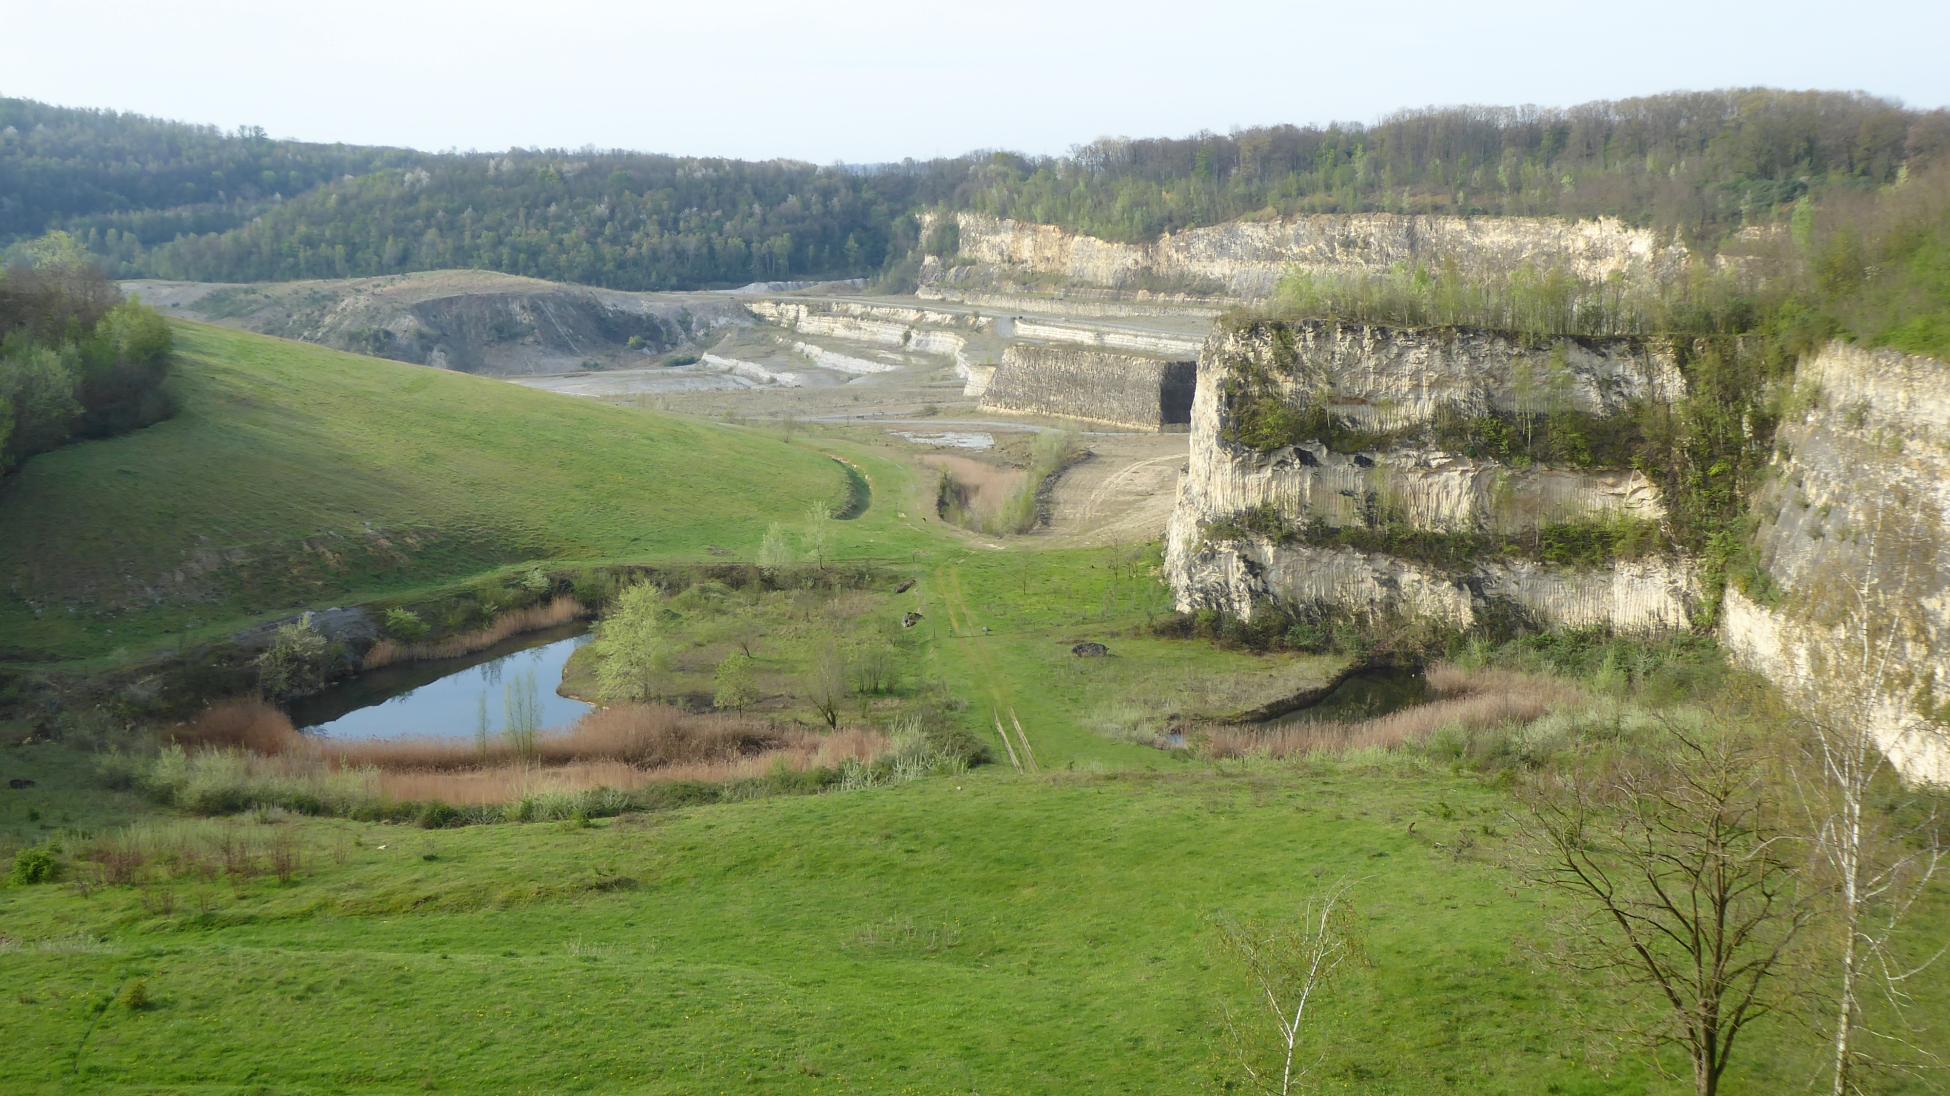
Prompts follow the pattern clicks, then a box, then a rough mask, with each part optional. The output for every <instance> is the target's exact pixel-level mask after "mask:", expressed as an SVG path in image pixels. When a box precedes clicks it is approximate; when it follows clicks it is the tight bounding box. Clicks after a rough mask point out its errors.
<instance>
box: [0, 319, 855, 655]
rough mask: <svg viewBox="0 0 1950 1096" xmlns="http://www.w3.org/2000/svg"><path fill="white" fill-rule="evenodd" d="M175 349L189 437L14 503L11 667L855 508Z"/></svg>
mask: <svg viewBox="0 0 1950 1096" xmlns="http://www.w3.org/2000/svg"><path fill="white" fill-rule="evenodd" d="M177 333H178V338H179V346H180V350H181V352H180V354H179V364H178V366H177V368H176V372H175V375H174V376H173V377H172V379H171V381H170V385H171V388H172V391H173V392H174V394H175V396H176V397H177V399H178V400H179V401H180V403H181V407H182V410H181V412H180V413H179V414H178V415H177V416H176V417H175V418H174V419H172V420H170V421H168V422H166V423H163V424H161V425H159V426H156V427H152V428H150V429H148V430H143V431H140V432H138V433H135V434H132V435H128V436H125V437H122V438H117V439H113V440H110V441H103V442H90V443H85V444H81V445H75V446H72V447H69V448H66V449H63V450H61V451H58V452H55V453H52V454H49V455H46V456H43V457H40V458H37V459H36V460H34V461H33V462H31V463H30V464H28V466H27V467H26V468H25V469H24V470H23V471H22V472H21V473H20V474H18V475H16V476H13V477H11V478H9V479H8V480H6V481H4V482H0V529H3V530H4V535H0V576H4V581H0V635H4V636H5V637H6V640H5V642H4V643H0V648H7V649H11V650H13V651H15V652H16V653H21V654H31V655H33V656H35V657H57V658H87V657H91V656H100V655H106V654H109V653H110V652H112V651H115V650H117V649H126V650H128V651H131V652H136V651H140V650H141V649H143V648H144V647H153V646H155V645H157V644H158V643H159V642H161V641H164V640H165V639H167V638H170V637H174V636H181V635H184V634H186V633H188V634H192V635H197V636H208V635H212V634H218V633H220V632H221V631H222V630H223V629H227V628H234V627H235V626H236V625H237V624H238V623H239V622H240V621H242V620H243V619H245V618H249V617H253V616H259V615H263V614H268V613H273V612H288V611H291V610H294V609H296V608H300V607H305V606H316V605H321V604H331V603H335V602H340V601H349V600H357V599H360V598H362V597H368V596H372V595H375V594H378V593H382V592H386V591H395V590H400V589H406V588H411V587H415V586H422V585H427V584H431V583H438V582H444V581H451V580H455V579H460V578H464V577H467V576H469V575H472V574H476V573H479V572H482V571H485V570H490V569H493V568H496V567H499V566H503V565H506V564H510V563H514V562H518V561H525V560H531V559H568V560H600V559H611V558H627V559H633V560H634V559H643V560H652V559H660V558H672V557H685V558H689V557H697V558H705V557H704V551H705V549H706V547H707V546H710V545H727V546H735V547H738V548H740V549H744V548H746V546H747V545H748V544H752V545H755V544H756V543H757V541H758V539H759V537H760V536H761V535H762V533H763V531H764V527H765V524H766V523H767V521H768V520H771V519H773V518H775V517H778V516H780V515H794V514H798V513H802V512H803V511H804V508H805V506H806V505H807V503H808V502H809V501H811V500H813V499H826V498H833V499H837V498H838V497H839V495H840V493H841V492H842V490H843V480H842V477H841V475H840V473H839V471H838V469H836V468H835V467H834V466H833V465H832V463H831V462H829V461H827V460H825V459H823V458H822V457H820V456H819V455H818V454H816V453H813V452H810V451H808V450H806V449H803V448H795V447H791V446H787V445H784V444H781V443H780V442H778V441H776V440H774V439H771V438H767V437H764V436H762V435H757V434H754V433H751V432H748V431H739V430H734V429H729V428H724V427H717V426H709V425H704V424H700V423H695V422H691V421H687V420H683V419H678V418H673V417H670V416H663V415H655V414H650V413H646V412H640V411H629V410H623V409H618V408H611V407H604V406H599V405H596V404H593V403H591V402H589V401H585V400H574V399H570V398H567V397H560V396H554V395H549V394H546V393H540V392H533V391H529V390H526V389H522V388H519V387H516V386H514V385H510V384H505V383H502V382H499V381H491V380H483V379H478V378H474V377H467V376H461V375H456V374H450V373H442V372H439V371H437V370H430V369H426V368H422V367H416V366H406V365H399V364H396V363H392V362H383V361H378V360H375V359H371V358H362V357H357V356H353V355H348V354H341V353H337V352H334V351H329V350H324V349H320V348H317V347H312V346H306V345H303V344H299V343H291V342H284V341H279V340H274V339H268V338H263V337H261V336H255V335H249V334H244V333H240V332H234V331H227V330H221V329H218V328H212V327H204V326H198V325H182V326H180V327H179V328H178V329H177ZM152 595H153V596H152ZM30 603H31V604H30ZM35 606H38V607H39V608H41V609H42V610H43V612H42V613H41V614H40V615H39V616H38V617H37V616H36V614H35V613H34V612H33V607H35ZM135 610H139V615H135V614H134V612H132V611H135Z"/></svg>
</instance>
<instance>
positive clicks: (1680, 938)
mask: <svg viewBox="0 0 1950 1096" xmlns="http://www.w3.org/2000/svg"><path fill="white" fill-rule="evenodd" d="M1668 729H1669V731H1670V734H1671V738H1672V740H1673V745H1672V749H1671V752H1670V754H1669V755H1668V756H1666V757H1664V758H1661V759H1658V760H1654V761H1647V762H1639V763H1633V764H1629V765H1619V766H1617V767H1615V768H1613V769H1611V770H1609V771H1607V772H1604V773H1594V772H1592V771H1590V770H1589V769H1578V770H1572V771H1568V772H1565V773H1561V774H1558V775H1555V776H1550V777H1544V778H1541V779H1540V780H1539V781H1538V782H1537V783H1536V784H1535V785H1533V786H1532V787H1531V788H1530V789H1529V790H1528V791H1527V793H1526V799H1527V803H1528V806H1529V808H1530V810H1529V814H1528V816H1527V817H1526V818H1523V819H1521V820H1520V822H1519V827H1520V837H1521V844H1522V847H1523V848H1524V849H1525V851H1526V852H1527V853H1528V855H1529V857H1530V863H1529V865H1528V866H1529V869H1530V872H1531V878H1532V879H1533V880H1534V881H1535V882H1537V883H1540V884H1542V885H1544V886H1546V887H1549V888H1551V889H1552V890H1555V891H1558V892H1560V893H1562V894H1564V895H1565V896H1567V897H1568V898H1569V899H1570V900H1571V901H1572V902H1573V903H1574V904H1575V906H1576V912H1575V913H1574V915H1573V916H1572V918H1571V919H1570V921H1569V925H1568V928H1569V930H1570V931H1569V932H1568V933H1567V934H1566V937H1565V944H1566V948H1565V951H1564V953H1563V955H1562V959H1563V961H1564V962H1565V963H1566V964H1567V965H1568V966H1569V967H1571V969H1573V970H1574V971H1576V972H1579V973H1580V974H1583V975H1587V976H1592V977H1596V978H1598V979H1600V980H1603V981H1605V982H1608V983H1610V984H1613V985H1616V986H1621V987H1625V988H1627V989H1628V990H1631V991H1633V992H1634V994H1635V995H1636V996H1637V997H1639V998H1640V999H1641V1000H1642V1002H1643V1003H1644V1004H1645V1005H1646V1011H1647V1013H1648V1014H1649V1015H1650V1016H1652V1017H1655V1018H1654V1019H1651V1020H1650V1021H1649V1022H1647V1023H1644V1024H1638V1025H1634V1026H1632V1027H1631V1028H1630V1029H1629V1032H1628V1033H1629V1034H1631V1035H1634V1036H1636V1037H1638V1038H1641V1039H1643V1040H1644V1041H1645V1042H1647V1043H1648V1044H1649V1045H1651V1046H1653V1047H1654V1048H1661V1047H1668V1046H1677V1047H1678V1048H1679V1049H1681V1050H1683V1051H1684V1052H1685V1054H1686V1056H1687V1058H1688V1060H1689V1061H1690V1063H1691V1065H1692V1072H1693V1081H1694V1088H1695V1091H1696V1092H1698V1093H1699V1096H1713V1094H1714V1093H1715V1092H1717V1091H1718V1090H1719V1085H1720V1079H1721V1077H1722V1076H1724V1075H1725V1073H1726V1070H1727V1066H1728V1063H1729V1062H1730V1061H1731V1060H1732V1056H1733V1051H1734V1049H1735V1047H1736V1045H1737V1044H1738V1042H1739V1038H1740V1036H1741V1034H1742V1033H1743V1032H1745V1031H1746V1029H1747V1028H1748V1027H1749V1026H1751V1025H1752V1024H1753V1023H1755V1022H1756V1021H1758V1020H1760V1019H1762V1018H1763V1017H1765V1016H1767V1015H1769V1014H1770V1013H1772V1012H1774V1011H1775V1010H1776V1009H1777V1008H1778V1007H1779V1006H1780V1005H1782V1004H1783V1003H1784V1001H1785V1000H1786V998H1787V997H1788V994H1787V993H1786V991H1785V990H1784V988H1783V987H1784V985H1785V983H1784V982H1783V981H1782V980H1781V979H1780V978H1779V977H1778V975H1779V974H1781V973H1782V971H1783V970H1784V966H1785V960H1786V957H1787V955H1788V949H1789V947H1790V945H1791V944H1792V943H1793V941H1794V940H1795V938H1796V937H1797V936H1798V935H1799V934H1800V932H1801V929H1802V928H1803V926H1804V925H1805V923H1806V922H1807V919H1808V907H1807V905H1806V903H1804V902H1803V901H1801V899H1800V897H1799V895H1798V891H1797V886H1796V880H1795V871H1794V865H1793V859H1794V857H1793V856H1792V855H1791V850H1790V848H1789V844H1788V842H1787V839H1786V837H1785V833H1784V830H1783V829H1782V828H1781V827H1780V826H1778V825H1777V824H1776V821H1775V819H1774V818H1773V817H1772V811H1771V809H1770V804H1769V801H1768V799H1767V797H1766V795H1765V794H1764V775H1763V770H1762V769H1761V767H1760V766H1759V765H1758V764H1757V761H1758V758H1756V757H1755V756H1754V755H1753V754H1752V753H1751V752H1750V751H1748V750H1746V749H1743V748H1741V747H1739V746H1738V745H1735V744H1733V743H1731V742H1727V741H1724V740H1718V739H1716V740H1706V739H1704V738H1703V737H1701V736H1695V735H1691V734H1688V733H1686V732H1685V731H1683V730H1682V729H1680V728H1679V727H1678V726H1676V725H1672V724H1669V725H1668Z"/></svg>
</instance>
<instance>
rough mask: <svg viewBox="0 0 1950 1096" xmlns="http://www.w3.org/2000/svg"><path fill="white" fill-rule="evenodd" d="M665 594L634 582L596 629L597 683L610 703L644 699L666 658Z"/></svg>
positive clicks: (646, 583) (651, 586)
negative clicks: (654, 676) (654, 674)
mask: <svg viewBox="0 0 1950 1096" xmlns="http://www.w3.org/2000/svg"><path fill="white" fill-rule="evenodd" d="M663 614H664V606H663V591H662V590H660V589H659V588H658V587H657V586H656V585H655V584H653V583H650V582H634V583H631V584H630V585H629V586H627V587H625V588H624V589H623V592H622V593H621V594H619V595H617V598H616V604H615V606H614V607H613V608H611V609H610V612H609V615H608V616H606V617H604V618H603V621H602V623H601V624H599V625H597V626H596V640H595V643H594V644H593V645H592V646H593V648H594V650H595V654H596V683H597V688H598V690H599V691H600V692H601V693H602V696H603V698H604V699H606V700H643V699H645V698H647V697H648V696H649V695H650V693H651V682H650V678H651V675H652V674H653V673H655V672H656V671H657V670H658V669H659V668H660V667H661V666H662V664H663V659H664V648H665V639H664V627H663V625H664V620H663Z"/></svg>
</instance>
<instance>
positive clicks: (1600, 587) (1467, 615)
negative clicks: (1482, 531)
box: [1166, 511, 1698, 633]
mask: <svg viewBox="0 0 1950 1096" xmlns="http://www.w3.org/2000/svg"><path fill="white" fill-rule="evenodd" d="M1188 526H1191V527H1188ZM1200 534H1201V530H1199V529H1198V528H1196V527H1195V526H1194V519H1192V518H1190V517H1189V515H1187V514H1185V513H1184V512H1183V511H1178V512H1174V513H1173V515H1172V525H1171V529H1170V531H1169V533H1168V537H1169V545H1170V551H1169V555H1168V556H1167V562H1166V567H1167V573H1168V574H1169V575H1170V577H1171V580H1172V583H1173V586H1174V588H1175V589H1176V590H1177V593H1178V608H1179V610H1180V611H1186V612H1189V611H1195V610H1199V609H1214V610H1217V611H1219V612H1222V613H1225V614H1227V615H1230V616H1236V617H1238V618H1240V619H1241V620H1251V619H1252V617H1253V614H1254V613H1255V612H1256V611H1258V610H1259V609H1260V608H1261V607H1263V606H1267V605H1274V606H1278V607H1280V608H1282V609H1285V610H1288V611H1295V612H1302V613H1304V612H1308V611H1313V610H1317V609H1321V608H1331V609H1336V610H1341V611H1346V612H1349V613H1351V614H1353V615H1357V616H1383V617H1386V616H1396V617H1417V618H1422V619H1429V620H1435V621H1439V622H1441V623H1443V624H1446V625H1449V626H1451V627H1454V628H1474V627H1476V626H1477V625H1479V624H1483V623H1485V622H1487V621H1490V620H1496V621H1499V622H1506V623H1507V622H1515V621H1522V622H1525V623H1529V624H1532V625H1536V626H1542V627H1559V628H1611V629H1615V630H1617V631H1621V632H1639V633H1652V632H1669V631H1677V630H1680V629H1683V628H1685V627H1687V626H1688V624H1689V623H1690V622H1691V620H1692V616H1693V606H1694V605H1695V604H1697V602H1698V590H1697V581H1696V578H1695V576H1694V574H1693V572H1692V569H1691V568H1690V567H1688V566H1686V565H1685V564H1683V563H1675V562H1667V561H1660V560H1651V561H1638V562H1633V563H1621V564H1618V565H1617V566H1615V567H1613V568H1609V569H1605V570H1581V569H1577V568H1571V567H1552V566H1547V565H1545V564H1541V563H1531V562H1526V561H1506V560H1483V561H1478V562H1476V563H1474V564H1472V565H1470V566H1467V567H1463V568H1459V569H1440V568H1435V567H1430V566H1427V565H1425V564H1419V563H1416V562H1413V561H1410V560H1404V559H1398V558H1396V557H1393V556H1387V555H1381V554H1378V553H1369V552H1357V551H1353V550H1350V549H1346V548H1338V547H1317V546H1312V545H1306V544H1278V543H1275V542H1273V541H1272V540H1270V539H1268V538H1266V537H1261V536H1245V537H1238V538H1229V539H1227V540H1224V541H1207V540H1205V539H1203V537H1202V536H1201V535H1200Z"/></svg>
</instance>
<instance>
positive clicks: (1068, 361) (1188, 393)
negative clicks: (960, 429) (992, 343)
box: [982, 343, 1196, 430]
mask: <svg viewBox="0 0 1950 1096" xmlns="http://www.w3.org/2000/svg"><path fill="white" fill-rule="evenodd" d="M1195 376H1196V367H1195V366H1194V364H1193V363H1192V362H1191V361H1169V360H1165V359H1161V358H1149V357H1144V356H1142V355H1138V354H1124V353H1117V352H1114V351H1104V350H1087V349H1082V348H1077V347H1060V346H1035V345H1030V344H1025V343H1016V344H1014V345H1012V346H1010V347H1009V348H1008V349H1007V350H1006V351H1004V352H1003V355H1002V364H1001V365H1000V366H999V367H998V368H997V369H996V371H995V377H994V379H993V380H992V381H991V382H990V383H989V385H988V387H987V390H986V391H985V392H984V394H983V396H982V408H983V410H987V411H1014V412H1020V413H1025V414H1033V415H1054V416H1058V417H1061V418H1072V419H1081V420H1083V421H1085V422H1095V423H1101V424H1103V425H1106V426H1121V427H1125V428H1128V429H1135V430H1183V429H1185V428H1186V423H1187V422H1188V421H1189V420H1190V418H1191V410H1192V383H1193V380H1194V378H1195Z"/></svg>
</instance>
